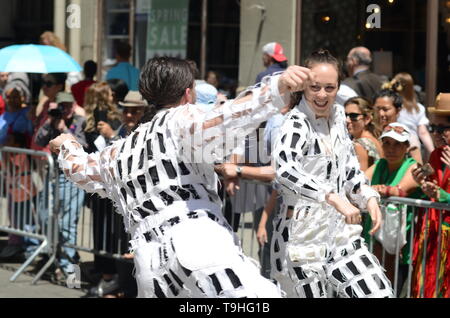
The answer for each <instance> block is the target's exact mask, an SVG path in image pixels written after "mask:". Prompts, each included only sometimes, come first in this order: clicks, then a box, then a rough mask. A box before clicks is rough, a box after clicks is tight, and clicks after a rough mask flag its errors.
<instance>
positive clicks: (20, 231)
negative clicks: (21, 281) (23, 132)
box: [0, 147, 57, 284]
mask: <svg viewBox="0 0 450 318" xmlns="http://www.w3.org/2000/svg"><path fill="white" fill-rule="evenodd" d="M0 165H1V167H0V194H1V197H0V211H1V212H2V213H1V215H0V231H3V232H6V233H9V234H10V235H16V236H20V237H22V238H23V239H28V240H30V239H34V240H35V241H37V242H38V243H37V245H35V246H34V247H35V249H34V250H30V253H31V255H30V256H29V257H28V258H27V259H26V260H25V262H24V263H23V264H22V265H21V266H20V267H19V269H17V271H16V272H15V273H14V274H13V275H12V277H11V278H10V281H15V280H16V279H17V277H18V276H19V275H20V274H22V273H23V272H24V270H25V268H26V267H27V266H28V265H30V264H31V262H32V261H33V260H34V259H35V258H36V257H37V256H38V255H39V254H40V253H45V254H47V255H49V260H48V261H47V263H46V264H45V265H44V267H43V268H42V270H41V271H40V272H39V273H38V274H37V275H36V276H35V277H34V279H33V281H32V283H33V284H35V283H36V282H37V281H38V280H39V279H40V277H41V276H42V274H43V273H44V272H45V270H46V269H47V268H48V267H49V266H50V265H51V263H52V262H54V261H55V259H56V245H57V235H55V233H56V232H55V227H54V222H53V221H54V218H53V215H54V214H53V208H54V206H53V198H52V191H51V180H53V178H54V174H53V171H54V161H53V158H52V156H51V155H50V154H48V153H46V152H41V151H34V150H30V149H22V148H12V147H0ZM34 243H36V242H34Z"/></svg>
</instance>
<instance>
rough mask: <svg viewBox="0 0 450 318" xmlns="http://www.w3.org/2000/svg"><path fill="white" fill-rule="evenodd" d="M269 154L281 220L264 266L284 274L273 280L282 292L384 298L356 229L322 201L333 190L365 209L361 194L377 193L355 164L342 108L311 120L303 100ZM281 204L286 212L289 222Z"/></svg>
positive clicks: (374, 263) (383, 284)
mask: <svg viewBox="0 0 450 318" xmlns="http://www.w3.org/2000/svg"><path fill="white" fill-rule="evenodd" d="M274 159H275V164H276V174H277V183H278V186H279V191H281V194H282V197H283V207H284V218H282V219H281V220H280V221H278V222H279V223H278V224H276V225H275V231H277V234H276V235H274V240H273V249H274V252H275V253H274V254H273V255H274V260H273V262H272V264H274V265H275V268H274V272H275V273H276V274H277V275H278V276H284V277H282V278H283V279H281V280H280V283H281V285H282V288H285V289H288V290H286V292H287V293H288V295H293V294H296V295H297V296H299V297H326V296H327V292H326V288H328V287H330V286H331V287H333V288H334V290H335V291H336V292H337V294H338V295H339V296H340V297H390V296H392V289H391V286H390V283H389V281H388V279H387V278H386V276H385V275H384V273H383V269H382V268H381V266H380V265H379V263H378V260H377V259H376V258H375V256H373V255H372V254H371V253H370V252H369V251H368V250H367V247H366V246H365V244H364V240H363V239H362V238H361V237H360V234H361V231H362V227H361V226H360V225H349V224H346V223H345V217H344V216H343V215H342V214H341V213H339V212H337V211H336V209H334V208H333V207H332V206H330V205H329V204H327V203H326V201H325V196H326V194H328V193H330V192H334V193H337V194H339V195H340V196H341V197H342V198H347V199H348V200H350V202H351V203H352V204H354V205H355V206H357V207H359V208H360V209H365V207H366V205H367V200H368V199H369V198H371V197H377V198H379V196H378V194H377V192H376V191H374V190H373V189H372V188H370V187H369V186H368V185H367V182H366V179H365V176H364V174H363V173H362V172H361V170H360V169H359V163H358V160H357V157H356V155H355V152H354V148H353V145H352V142H351V140H350V138H349V137H348V133H347V130H346V125H345V115H344V111H343V108H342V106H339V105H337V104H335V105H333V109H332V111H331V115H330V117H329V118H328V119H327V118H318V119H317V118H316V116H315V114H314V112H313V111H312V110H311V109H310V107H309V106H308V105H307V102H306V100H305V99H304V98H303V100H302V101H301V102H300V104H299V105H297V106H296V107H295V108H294V109H293V110H292V111H291V112H290V113H289V114H288V115H287V118H286V121H285V122H284V125H283V126H282V128H281V130H280V133H279V135H278V138H277V141H276V145H275V150H274ZM287 209H291V210H293V216H292V218H291V219H290V220H289V221H288V220H286V211H287ZM283 257H285V259H283ZM277 275H274V277H275V278H277ZM286 276H288V281H289V283H288V284H285V283H283V281H284V280H286V279H287V277H286ZM291 289H294V290H291Z"/></svg>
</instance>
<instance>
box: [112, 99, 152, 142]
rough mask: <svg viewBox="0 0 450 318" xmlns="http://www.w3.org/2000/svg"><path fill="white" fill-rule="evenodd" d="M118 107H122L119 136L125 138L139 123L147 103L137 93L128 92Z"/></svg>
mask: <svg viewBox="0 0 450 318" xmlns="http://www.w3.org/2000/svg"><path fill="white" fill-rule="evenodd" d="M119 105H120V106H122V107H123V111H122V116H123V117H122V126H121V127H120V128H119V136H121V137H126V136H128V135H129V134H130V133H131V132H132V131H133V130H134V129H135V128H136V127H137V126H138V124H139V123H140V121H141V119H142V116H143V115H144V112H145V108H146V107H147V106H148V103H147V101H146V100H144V99H143V98H142V96H141V94H140V93H139V92H138V91H129V92H128V94H127V95H126V96H125V99H124V100H123V102H119Z"/></svg>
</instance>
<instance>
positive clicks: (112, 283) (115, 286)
mask: <svg viewBox="0 0 450 318" xmlns="http://www.w3.org/2000/svg"><path fill="white" fill-rule="evenodd" d="M118 290H119V277H118V275H117V274H116V275H114V276H113V278H112V279H111V280H108V281H106V280H104V279H102V280H100V283H99V284H98V285H97V286H95V287H92V288H91V289H90V290H89V292H88V296H89V297H99V298H101V297H103V296H105V295H109V294H114V293H115V292H117V291H118Z"/></svg>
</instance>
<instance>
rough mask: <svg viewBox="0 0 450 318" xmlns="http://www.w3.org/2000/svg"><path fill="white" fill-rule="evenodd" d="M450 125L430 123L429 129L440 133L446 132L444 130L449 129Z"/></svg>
mask: <svg viewBox="0 0 450 318" xmlns="http://www.w3.org/2000/svg"><path fill="white" fill-rule="evenodd" d="M449 129H450V126H444V125H430V128H429V131H430V132H432V133H434V132H437V133H438V134H442V133H444V131H446V130H449Z"/></svg>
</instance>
